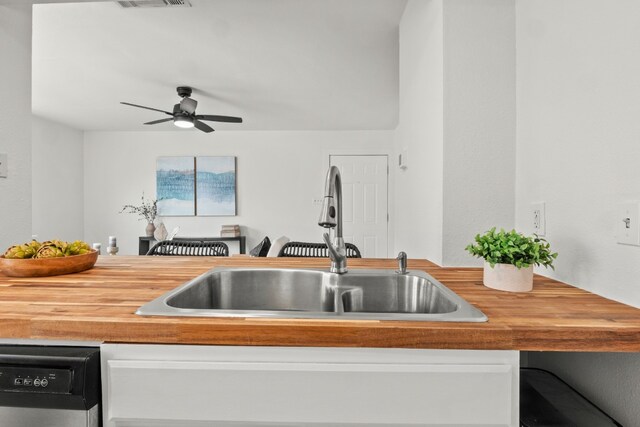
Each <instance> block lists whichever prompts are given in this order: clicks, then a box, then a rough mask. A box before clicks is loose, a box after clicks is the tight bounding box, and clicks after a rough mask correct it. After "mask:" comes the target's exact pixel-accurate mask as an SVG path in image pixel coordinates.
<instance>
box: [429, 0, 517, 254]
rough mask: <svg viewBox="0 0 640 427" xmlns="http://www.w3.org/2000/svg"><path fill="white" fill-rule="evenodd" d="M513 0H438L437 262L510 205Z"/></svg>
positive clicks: (500, 219)
mask: <svg viewBox="0 0 640 427" xmlns="http://www.w3.org/2000/svg"><path fill="white" fill-rule="evenodd" d="M515 49H516V43H515V2H514V0H482V1H478V0H447V1H445V2H444V156H443V158H444V190H443V195H444V203H443V210H444V214H443V238H442V240H443V255H442V263H443V265H450V266H463V265H467V266H468V265H479V264H480V263H481V261H480V260H476V259H474V258H472V257H471V256H470V255H469V254H468V253H467V252H466V251H465V250H464V248H465V247H466V246H467V245H468V244H469V243H471V242H472V240H473V238H474V236H475V235H476V234H478V233H482V232H484V231H486V230H488V229H490V228H491V227H493V226H497V227H504V228H507V229H510V228H512V227H513V225H514V206H515V185H514V181H515V162H514V160H515V136H516V134H515V125H516V113H515V101H516V100H515V95H516V94H515V60H516V57H515Z"/></svg>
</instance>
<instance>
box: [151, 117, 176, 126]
mask: <svg viewBox="0 0 640 427" xmlns="http://www.w3.org/2000/svg"><path fill="white" fill-rule="evenodd" d="M171 120H173V117H169V118H168V119H160V120H154V121H152V122H147V123H145V125H157V124H158V123H164V122H170V121H171Z"/></svg>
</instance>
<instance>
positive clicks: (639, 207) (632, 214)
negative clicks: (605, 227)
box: [616, 202, 640, 246]
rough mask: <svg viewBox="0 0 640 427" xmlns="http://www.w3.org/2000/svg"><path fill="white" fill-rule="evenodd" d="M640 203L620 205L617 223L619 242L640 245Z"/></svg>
mask: <svg viewBox="0 0 640 427" xmlns="http://www.w3.org/2000/svg"><path fill="white" fill-rule="evenodd" d="M639 220H640V203H639V202H629V203H622V204H621V205H620V206H619V207H618V215H617V217H616V224H617V230H618V233H617V235H618V243H621V244H623V245H634V246H640V224H638V221H639Z"/></svg>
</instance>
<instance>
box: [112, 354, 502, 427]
mask: <svg viewBox="0 0 640 427" xmlns="http://www.w3.org/2000/svg"><path fill="white" fill-rule="evenodd" d="M108 371H109V377H108V381H109V383H110V395H109V399H110V403H111V404H110V413H109V416H110V418H111V419H112V420H118V419H149V418H151V419H159V420H176V421H177V420H185V421H186V420H194V421H198V420H211V421H227V422H269V423H330V424H336V423H338V424H350V423H365V424H368V425H385V424H388V425H399V424H406V425H424V424H425V423H430V424H440V423H442V424H445V423H448V424H451V423H455V424H461V425H504V426H508V425H509V422H510V419H511V405H510V404H506V403H508V402H511V394H512V389H511V375H512V369H511V366H505V365H392V364H317V363H222V362H182V361H145V360H140V361H133V360H115V361H109V362H108Z"/></svg>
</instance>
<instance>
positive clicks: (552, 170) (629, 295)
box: [516, 0, 640, 425]
mask: <svg viewBox="0 0 640 427" xmlns="http://www.w3.org/2000/svg"><path fill="white" fill-rule="evenodd" d="M516 11H517V46H518V51H517V75H518V78H517V91H518V92H517V93H518V101H517V111H518V120H517V173H516V177H517V180H516V188H517V192H516V194H517V196H516V226H517V227H518V228H519V229H522V230H526V231H531V224H530V222H531V220H530V217H531V216H530V214H529V210H530V204H531V203H534V202H546V222H547V224H546V225H547V227H546V231H547V233H546V237H547V238H548V239H549V241H550V242H551V244H552V247H553V248H554V249H555V250H557V251H558V252H559V254H560V255H559V257H558V259H557V261H556V263H555V264H556V270H555V272H554V271H546V270H539V271H538V272H539V273H542V274H546V275H550V276H552V277H554V278H557V279H559V280H562V281H565V282H568V283H570V284H572V285H575V286H579V287H582V288H584V289H587V290H590V291H592V292H596V293H598V294H600V295H603V296H605V297H608V298H611V299H615V300H618V301H622V302H625V303H627V304H631V305H634V306H636V307H640V247H633V246H623V245H618V244H617V243H616V239H615V229H616V225H617V222H618V221H621V220H622V219H621V218H619V217H618V215H617V211H616V205H617V204H618V203H620V202H625V201H631V200H636V201H640V120H638V117H640V101H639V100H640V43H639V42H638V41H639V40H640V25H638V23H639V22H640V3H639V2H637V1H635V0H618V1H615V2H612V1H607V0H563V1H561V2H559V1H557V0H535V1H534V0H518V2H517V8H516ZM530 360H531V363H532V364H534V365H539V366H543V367H547V368H551V369H552V370H554V371H555V372H557V373H558V374H559V375H560V376H562V377H565V378H566V379H567V380H569V381H570V382H571V383H573V384H574V385H576V386H578V387H579V388H580V390H581V391H583V392H584V393H585V394H586V395H587V397H589V398H591V399H593V400H594V402H596V404H598V405H599V406H601V407H603V409H605V410H606V411H607V412H609V413H610V414H611V415H613V416H614V417H615V418H617V419H618V421H620V422H621V423H622V424H623V425H637V424H638V420H639V419H640V406H639V405H638V404H637V402H638V399H639V398H640V389H639V387H638V384H640V369H639V367H640V356H639V355H638V354H629V355H616V354H537V353H532V354H531V356H530Z"/></svg>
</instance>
